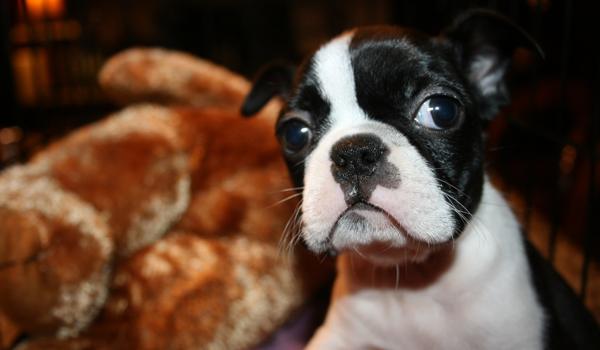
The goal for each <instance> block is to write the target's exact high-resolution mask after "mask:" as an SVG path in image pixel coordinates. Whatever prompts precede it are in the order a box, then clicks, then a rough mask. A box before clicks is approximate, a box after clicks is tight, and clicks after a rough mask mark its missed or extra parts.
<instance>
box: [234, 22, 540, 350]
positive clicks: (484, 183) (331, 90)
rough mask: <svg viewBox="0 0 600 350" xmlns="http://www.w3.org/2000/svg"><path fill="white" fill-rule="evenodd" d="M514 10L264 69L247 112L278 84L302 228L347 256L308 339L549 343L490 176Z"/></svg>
mask: <svg viewBox="0 0 600 350" xmlns="http://www.w3.org/2000/svg"><path fill="white" fill-rule="evenodd" d="M522 46H524V47H529V48H533V49H534V50H537V51H540V50H539V47H538V46H537V44H535V42H534V41H533V40H532V39H531V38H530V37H529V36H528V35H527V34H526V33H525V32H524V31H523V30H521V29H520V28H519V27H517V26H516V25H514V24H512V23H511V22H509V21H508V20H507V19H505V18H504V17H501V16H499V15H497V14H494V13H491V12H487V11H484V10H474V11H470V12H467V13H465V14H463V15H462V16H460V17H459V18H457V19H456V20H455V21H454V23H453V24H452V25H451V26H450V27H449V28H448V29H447V30H445V31H444V32H443V33H442V34H441V35H440V36H436V37H430V36H427V35H425V34H423V33H420V32H418V31H415V30H411V29H406V28H398V27H390V26H378V27H366V28H358V29H354V30H350V31H347V32H345V33H343V34H342V35H340V36H338V37H336V38H335V39H333V40H331V41H330V42H328V43H326V44H325V45H323V46H322V47H321V48H319V49H318V50H317V51H316V52H315V53H314V54H313V55H312V56H310V57H309V58H308V59H307V60H306V61H305V62H304V63H303V64H302V65H301V66H300V67H299V69H297V70H294V69H292V68H290V67H287V66H285V65H282V64H276V65H271V66H269V67H267V68H266V69H264V70H262V72H261V73H260V74H259V75H258V77H257V79H256V81H255V83H254V86H253V88H252V90H251V92H250V93H249V95H248V96H247V98H246V100H245V102H244V105H243V106H242V113H243V114H244V115H253V114H255V113H256V112H258V111H259V110H260V109H261V108H262V107H263V106H264V105H265V104H266V103H267V102H268V101H269V100H270V99H271V98H272V97H274V96H276V95H280V96H282V97H283V98H284V100H285V102H286V103H285V107H284V108H283V110H282V111H281V115H280V117H279V119H278V122H277V127H276V129H277V131H276V134H277V137H278V138H279V140H280V142H281V148H282V152H283V156H284V157H285V159H286V161H287V165H288V167H289V171H290V174H291V176H292V178H293V180H294V182H295V184H296V185H297V186H298V187H299V188H300V190H301V192H302V199H303V200H302V204H301V211H302V217H301V232H300V233H299V234H301V235H302V237H303V240H304V242H305V243H306V245H307V246H308V248H309V249H310V250H312V251H314V252H315V253H330V254H339V258H338V265H337V267H338V271H337V279H336V282H335V284H334V289H333V297H332V302H331V305H330V308H329V310H328V313H327V317H326V320H325V323H324V324H323V325H322V327H321V328H320V329H319V330H318V331H317V333H316V335H315V336H314V337H313V339H312V340H311V341H310V343H309V345H308V349H326V350H333V349H411V350H414V349H456V350H464V349H479V350H481V349H529V350H531V349H541V348H542V347H543V340H542V339H543V333H544V322H545V318H544V313H543V311H542V307H541V306H540V304H539V302H538V300H537V298H536V293H535V292H534V288H533V285H532V282H531V277H530V270H529V266H528V263H527V259H526V256H525V249H524V243H523V238H522V235H521V233H520V228H519V224H518V223H517V220H516V219H515V216H514V215H513V213H512V212H511V210H510V209H509V208H508V205H507V203H506V202H505V200H504V199H503V198H502V196H501V195H500V194H499V193H498V191H497V190H496V189H494V187H493V186H492V185H491V184H490V182H489V180H488V178H487V177H486V175H485V173H484V147H483V136H482V135H483V126H484V125H485V124H486V123H487V122H488V121H489V120H490V119H491V118H493V117H494V115H495V114H496V113H497V112H498V110H499V108H500V107H501V106H502V105H504V104H506V103H507V101H508V94H507V87H506V85H505V81H504V77H505V73H506V71H507V68H508V66H509V62H510V59H511V57H512V55H513V53H514V50H515V49H516V48H517V47H522Z"/></svg>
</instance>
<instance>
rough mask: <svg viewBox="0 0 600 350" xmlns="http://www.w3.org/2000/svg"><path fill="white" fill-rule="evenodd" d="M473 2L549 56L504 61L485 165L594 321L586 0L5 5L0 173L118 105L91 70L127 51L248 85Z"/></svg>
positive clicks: (427, 25) (593, 125) (598, 280)
mask: <svg viewBox="0 0 600 350" xmlns="http://www.w3.org/2000/svg"><path fill="white" fill-rule="evenodd" d="M471 7H486V8H491V9H494V10H497V11H499V12H501V13H503V14H505V15H506V16H507V17H509V18H511V19H513V20H514V21H515V22H517V23H518V24H520V25H521V26H522V27H523V28H525V29H526V31H528V32H529V33H531V34H532V36H533V37H534V38H535V39H536V40H538V41H539V43H540V45H541V46H542V47H543V49H544V51H545V53H546V59H545V60H543V61H542V60H537V59H536V58H535V56H534V55H532V54H530V53H527V52H518V53H517V55H516V56H515V64H514V66H513V68H514V69H513V72H512V73H511V76H510V78H511V79H510V81H511V90H512V92H513V103H512V105H511V106H510V107H507V108H506V109H504V110H503V112H502V116H500V117H499V118H497V119H496V120H495V121H494V122H493V123H492V124H491V125H490V128H489V132H488V135H487V138H488V144H489V152H488V163H487V167H488V170H489V173H490V174H491V176H492V178H493V181H494V182H495V183H496V184H497V185H498V186H499V187H500V188H501V190H502V191H503V192H504V194H505V195H506V196H507V197H508V198H509V200H510V201H511V203H512V204H513V206H514V208H515V210H516V212H517V214H518V216H519V218H520V219H521V221H522V223H523V227H524V232H525V234H526V235H528V237H529V238H530V240H531V241H532V242H533V243H534V244H535V246H536V247H537V248H538V249H539V250H540V251H541V252H542V253H543V254H544V255H545V256H546V257H547V258H548V259H549V260H550V261H552V262H553V263H554V264H555V267H556V268H557V270H558V271H559V272H561V274H562V275H563V276H564V277H565V278H566V280H567V281H568V282H569V284H570V285H571V286H572V287H573V288H574V289H575V290H576V291H577V292H578V293H579V294H580V296H581V297H582V298H583V299H584V300H585V302H586V304H587V305H588V307H589V308H591V309H592V310H593V311H594V313H595V314H596V317H597V319H600V267H598V263H599V261H598V260H599V256H600V249H599V248H598V246H599V244H598V235H599V234H600V232H598V225H597V223H596V222H595V219H596V217H597V216H598V215H599V214H600V212H599V211H598V205H597V203H598V197H599V196H598V182H599V178H598V172H597V170H598V162H597V151H598V148H599V146H600V144H599V142H598V140H599V139H598V129H599V127H598V117H599V114H600V109H599V106H600V90H599V86H598V82H599V79H598V78H599V77H600V55H599V49H598V45H599V44H600V41H599V40H598V37H597V35H596V34H595V33H596V32H597V31H598V28H597V27H598V20H597V19H596V18H597V16H598V11H597V9H596V6H595V2H594V1H553V0H506V1H499V0H497V1H450V0H438V1H427V0H421V1H414V0H405V1H391V0H380V1H366V0H365V1H359V0H350V1H341V0H337V1H328V2H326V1H316V0H308V1H290V0H287V1H285V0H263V1H236V0H219V1H217V0H214V1H208V0H105V1H100V0H90V1H81V0H80V1H75V0H2V1H0V105H1V106H2V108H1V109H0V168H2V167H5V166H7V165H10V164H13V163H18V162H22V161H25V160H27V159H28V158H29V157H30V156H31V155H32V154H33V153H35V151H36V150H38V149H39V148H41V147H44V146H45V145H47V144H48V143H49V142H50V141H51V140H52V139H55V138H57V137H60V136H62V135H64V134H65V133H67V132H68V131H70V130H72V129H74V128H76V127H78V126H80V125H83V124H86V123H90V122H93V121H94V120H97V119H99V118H101V117H102V116H104V115H106V114H107V113H109V112H110V111H113V110H116V108H117V107H116V106H115V105H112V104H111V103H110V102H109V101H108V100H107V99H106V98H105V96H104V95H103V94H102V91H100V89H99V88H98V86H97V84H96V74H97V72H98V70H99V69H100V67H101V65H102V63H103V61H104V60H105V59H107V58H108V57H110V56H111V55H112V54H114V53H116V52H118V51H120V50H122V49H124V48H128V47H131V46H162V47H168V48H173V49H178V50H183V51H187V52H190V53H193V54H195V55H198V56H201V57H204V58H208V59H210V60H213V61H214V62H216V63H219V64H222V65H224V66H226V67H228V68H230V69H232V70H234V71H237V72H240V73H242V74H244V75H246V76H247V77H252V75H253V73H254V72H256V71H257V70H258V68H259V67H260V66H261V65H262V64H264V63H267V62H269V61H271V60H274V59H285V60H290V61H292V62H298V61H299V60H300V59H301V57H303V56H305V55H306V54H308V53H310V52H311V51H312V50H315V49H316V48H318V46H319V44H320V43H322V42H324V41H325V40H327V39H328V38H330V37H332V36H334V35H336V34H339V33H340V32H342V31H343V30H345V29H348V28H351V27H355V26H359V25H368V24H384V23H387V24H397V25H402V26H412V27H416V28H418V29H420V30H422V31H425V32H428V33H437V32H438V31H439V30H440V29H442V28H443V27H444V26H445V25H447V24H448V23H449V22H450V21H451V20H452V18H453V17H454V16H455V15H456V14H457V13H460V12H461V11H462V10H464V9H466V8H471ZM40 9H41V10H40Z"/></svg>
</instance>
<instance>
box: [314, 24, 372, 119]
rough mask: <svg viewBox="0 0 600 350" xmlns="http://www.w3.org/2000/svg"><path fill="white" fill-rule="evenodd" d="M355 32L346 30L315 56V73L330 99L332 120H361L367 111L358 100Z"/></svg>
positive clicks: (321, 88)
mask: <svg viewBox="0 0 600 350" xmlns="http://www.w3.org/2000/svg"><path fill="white" fill-rule="evenodd" d="M352 35H353V33H352V32H350V33H347V34H343V35H342V36H339V37H338V38H336V39H334V40H332V41H330V42H329V43H328V44H326V45H325V46H323V47H321V48H320V49H319V51H317V53H316V54H315V56H314V62H315V65H314V69H315V75H316V77H317V79H318V81H319V88H320V91H321V94H323V97H325V98H326V99H327V101H329V103H330V105H331V112H330V115H329V121H330V122H331V124H332V125H333V124H336V123H339V122H344V123H346V122H361V121H365V120H367V115H366V113H365V112H364V111H363V110H362V109H361V108H360V107H359V105H358V101H357V100H356V88H355V85H354V71H353V69H352V62H351V60H350V50H349V46H350V40H352Z"/></svg>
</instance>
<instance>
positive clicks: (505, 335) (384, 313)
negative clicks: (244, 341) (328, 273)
mask: <svg viewBox="0 0 600 350" xmlns="http://www.w3.org/2000/svg"><path fill="white" fill-rule="evenodd" d="M349 254H350V253H348V254H346V255H344V256H342V257H341V258H340V260H339V263H338V278H337V280H336V283H335V287H334V299H333V301H332V304H331V306H330V309H329V312H328V315H327V319H326V322H325V324H324V325H323V326H322V327H321V328H320V329H319V330H318V332H317V334H316V336H315V337H314V338H313V339H312V341H311V342H310V344H309V346H308V347H307V349H328V350H335V349H411V350H416V349H427V350H428V349H449V350H452V349H456V350H465V349H479V350H483V349H495V350H497V349H528V350H530V349H541V348H542V341H541V339H542V332H543V330H542V324H543V314H542V310H541V308H540V306H539V305H538V303H537V301H536V298H535V295H534V292H533V289H532V287H531V281H530V279H529V270H528V265H527V262H526V259H525V253H524V247H523V243H522V239H521V236H520V232H519V227H518V224H517V222H516V220H515V218H514V216H513V214H512V212H511V211H510V209H509V208H508V207H507V205H506V203H505V202H504V200H503V199H502V198H501V196H500V195H499V194H498V193H497V192H496V190H495V189H494V188H493V187H492V186H491V185H490V184H489V183H487V181H486V184H485V186H484V192H483V198H482V202H481V205H480V207H479V209H478V210H477V212H476V214H475V216H474V217H473V219H472V220H471V223H470V224H469V225H468V226H467V227H466V229H465V230H464V232H463V234H462V236H461V237H460V238H459V239H458V240H457V242H456V245H455V247H454V257H453V259H452V261H451V262H450V267H449V268H448V270H447V271H445V272H444V273H443V275H442V276H441V277H440V278H439V279H438V280H436V281H435V282H434V283H432V284H431V285H427V286H425V287H422V288H417V289H408V288H401V287H400V288H394V287H391V288H377V287H373V286H371V285H370V283H369V276H362V275H359V276H357V275H356V272H353V268H352V261H350V259H352V257H351V256H350V255H349ZM424 263H427V261H425V262H424ZM409 268H410V267H409ZM401 269H402V267H401ZM399 274H400V275H401V274H402V270H400V271H399Z"/></svg>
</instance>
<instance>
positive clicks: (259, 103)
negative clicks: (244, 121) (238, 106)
mask: <svg viewBox="0 0 600 350" xmlns="http://www.w3.org/2000/svg"><path fill="white" fill-rule="evenodd" d="M295 71H296V68H295V67H294V66H292V65H290V64H287V63H283V62H275V63H271V64H269V65H267V66H265V67H263V68H262V69H261V70H260V71H259V72H258V74H257V76H256V78H255V79H254V83H253V84H252V89H251V90H250V93H248V95H247V96H246V98H245V99H244V103H243V104H242V110H241V112H242V115H243V116H245V117H250V116H252V115H254V114H256V113H258V111H260V110H261V109H262V108H263V107H264V105H266V104H267V102H269V100H271V98H273V97H274V96H277V95H278V96H282V97H284V98H287V97H288V96H289V94H290V92H291V89H292V83H293V80H294V72H295Z"/></svg>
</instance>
